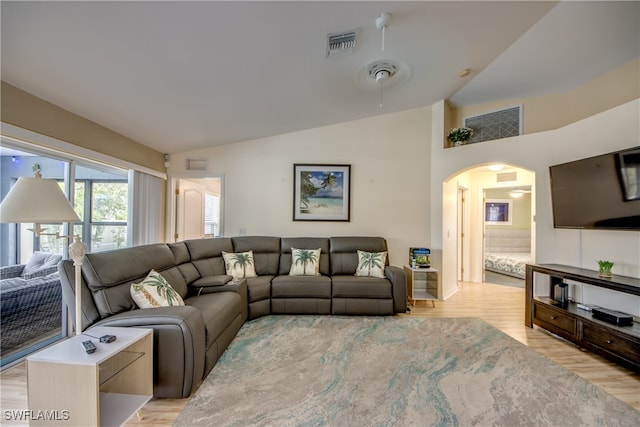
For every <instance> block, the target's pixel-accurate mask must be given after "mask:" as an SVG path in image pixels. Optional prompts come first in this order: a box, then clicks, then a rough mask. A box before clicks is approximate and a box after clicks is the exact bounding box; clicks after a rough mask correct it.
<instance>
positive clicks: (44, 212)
mask: <svg viewBox="0 0 640 427" xmlns="http://www.w3.org/2000/svg"><path fill="white" fill-rule="evenodd" d="M34 171H35V177H33V178H32V177H20V178H18V180H17V181H16V183H15V184H14V185H13V187H11V189H10V190H9V193H7V196H6V197H5V198H4V199H3V200H2V203H0V223H31V222H32V223H33V228H32V229H29V230H30V231H33V233H34V234H36V235H55V236H56V237H58V238H69V237H71V236H60V233H44V231H46V230H45V229H43V228H41V227H40V224H51V223H58V222H80V218H79V217H78V215H77V214H76V212H75V211H74V210H73V206H71V203H69V200H67V197H66V196H65V195H64V193H63V192H62V190H61V189H60V187H59V186H58V183H57V182H56V181H54V180H51V179H43V178H42V176H41V175H40V168H39V167H38V166H37V165H36V166H34ZM85 253H86V246H85V245H84V243H82V241H81V240H80V236H77V235H76V236H73V243H71V244H70V245H69V256H70V257H71V259H73V265H74V267H75V300H76V307H75V318H76V335H78V334H80V333H81V332H82V305H81V301H82V300H81V298H80V292H81V281H80V274H81V266H82V258H83V257H84V255H85Z"/></svg>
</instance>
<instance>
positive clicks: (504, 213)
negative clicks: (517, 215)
mask: <svg viewBox="0 0 640 427" xmlns="http://www.w3.org/2000/svg"><path fill="white" fill-rule="evenodd" d="M512 218H513V201H512V200H510V199H487V200H485V202H484V223H485V224H487V225H511V224H512Z"/></svg>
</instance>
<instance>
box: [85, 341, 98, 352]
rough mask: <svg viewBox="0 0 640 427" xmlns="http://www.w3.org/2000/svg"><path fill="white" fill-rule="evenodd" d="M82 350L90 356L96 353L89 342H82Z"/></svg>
mask: <svg viewBox="0 0 640 427" xmlns="http://www.w3.org/2000/svg"><path fill="white" fill-rule="evenodd" d="M82 348H83V349H84V351H86V352H87V354H91V353H93V352H95V351H96V345H95V344H94V343H92V342H91V340H87V341H82Z"/></svg>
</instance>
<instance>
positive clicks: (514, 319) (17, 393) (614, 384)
mask: <svg viewBox="0 0 640 427" xmlns="http://www.w3.org/2000/svg"><path fill="white" fill-rule="evenodd" d="M407 316H420V317H480V318H481V319H484V320H485V321H487V322H488V323H490V324H492V325H493V326H495V327H496V328H498V329H500V330H502V331H504V332H505V333H506V334H508V335H510V336H512V337H513V338H515V339H517V340H518V341H520V342H522V343H524V344H526V345H527V346H529V347H530V348H532V349H534V350H535V351H537V352H538V353H540V354H542V355H543V356H545V357H547V358H549V359H551V360H553V361H554V362H556V363H558V364H560V365H562V366H564V367H566V368H567V369H569V370H571V371H573V372H574V373H576V374H577V375H579V376H581V377H583V378H585V379H586V380H588V381H590V382H592V383H593V384H595V385H596V386H598V387H600V388H602V389H603V390H605V391H606V392H608V393H609V394H611V395H613V396H615V397H617V398H618V399H620V400H622V401H624V402H626V403H628V404H629V405H631V406H633V407H635V408H636V409H639V410H640V375H637V374H635V373H633V372H632V371H629V370H627V369H624V368H622V367H619V366H617V365H615V364H613V363H611V362H608V361H607V360H605V359H603V358H601V357H599V356H596V355H594V354H592V353H589V352H584V351H581V350H579V349H578V348H577V347H575V346H574V345H573V344H571V343H568V342H566V341H563V340H560V339H558V338H556V337H554V336H552V335H550V334H548V333H546V332H545V331H543V330H542V329H539V328H537V327H535V328H533V329H531V328H527V327H526V326H524V289H519V288H514V287H510V286H500V285H492V284H477V283H462V284H461V285H460V291H459V292H458V293H456V294H455V295H453V296H452V297H451V298H450V299H448V300H447V301H444V302H443V301H436V303H435V307H432V305H431V303H430V302H426V303H425V302H419V303H418V304H417V305H416V306H415V307H411V314H409V315H407ZM26 384H27V376H26V368H25V365H24V363H21V364H19V365H16V366H15V367H13V368H10V369H7V370H6V371H5V372H2V374H1V375H0V392H1V395H2V396H1V400H0V407H1V408H2V410H3V411H4V410H7V409H26V408H27V385H26ZM187 401H188V399H154V400H152V401H151V402H149V403H148V404H147V405H146V406H145V407H144V408H143V410H142V415H143V417H144V419H143V420H138V419H136V417H135V416H134V417H132V418H131V419H130V420H129V422H128V423H127V424H126V425H127V426H154V427H160V426H171V425H172V424H173V421H174V420H175V419H176V417H177V416H178V414H179V413H180V412H181V411H182V409H183V408H184V405H185V404H186V403H187ZM0 416H2V422H1V424H2V425H3V426H5V425H7V426H8V425H12V424H10V423H9V422H8V421H6V420H5V419H4V418H5V417H4V412H3V413H2V414H0ZM24 424H26V423H24ZM24 424H23V425H24ZM13 425H18V423H15V424H13Z"/></svg>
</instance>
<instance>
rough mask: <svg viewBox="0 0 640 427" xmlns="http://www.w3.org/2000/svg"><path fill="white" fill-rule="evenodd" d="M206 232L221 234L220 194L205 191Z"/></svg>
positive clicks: (206, 233)
mask: <svg viewBox="0 0 640 427" xmlns="http://www.w3.org/2000/svg"><path fill="white" fill-rule="evenodd" d="M204 234H205V235H207V236H213V237H218V236H220V196H219V195H217V194H213V193H209V192H205V193H204Z"/></svg>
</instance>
